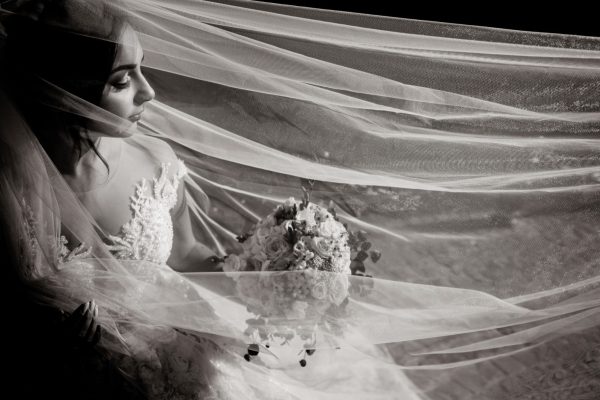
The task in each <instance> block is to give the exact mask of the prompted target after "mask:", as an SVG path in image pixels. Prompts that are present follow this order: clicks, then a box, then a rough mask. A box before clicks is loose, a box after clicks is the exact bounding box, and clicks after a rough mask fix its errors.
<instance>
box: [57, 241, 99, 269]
mask: <svg viewBox="0 0 600 400" xmlns="http://www.w3.org/2000/svg"><path fill="white" fill-rule="evenodd" d="M68 244H69V241H68V240H67V238H66V237H64V236H63V235H61V236H60V238H59V239H58V258H57V263H58V265H61V264H65V263H68V262H69V261H73V260H81V259H83V258H87V257H89V255H90V254H92V248H91V247H87V246H86V244H85V243H83V242H82V243H81V244H80V245H79V246H77V247H75V248H74V249H73V250H70V249H69V248H68V247H67V245H68Z"/></svg>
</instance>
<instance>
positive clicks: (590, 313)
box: [0, 0, 600, 399]
mask: <svg viewBox="0 0 600 400" xmlns="http://www.w3.org/2000/svg"><path fill="white" fill-rule="evenodd" d="M68 3H69V4H72V7H71V8H69V9H68V12H69V13H70V15H68V16H65V15H59V16H55V15H51V14H50V15H49V14H48V13H46V14H45V13H44V11H42V12H41V13H40V14H36V15H35V18H34V19H36V20H37V21H38V22H40V21H42V22H43V23H44V24H47V25H48V26H51V27H52V29H56V30H59V31H60V32H63V31H65V30H66V32H68V34H76V35H82V36H84V37H91V38H94V37H95V38H97V39H100V40H105V41H106V40H108V41H111V40H113V41H116V40H117V39H118V38H117V37H114V36H111V35H110V34H107V32H111V30H110V29H103V28H107V26H102V24H100V26H95V25H96V24H97V23H98V21H113V22H114V21H115V20H121V19H123V20H125V21H126V23H127V24H129V25H131V27H133V29H134V30H135V31H136V32H137V35H138V37H139V39H140V42H141V45H142V48H143V50H144V54H145V58H144V61H143V69H144V74H145V75H146V77H147V79H148V80H149V82H150V83H151V85H152V86H153V87H154V89H155V91H156V99H155V100H154V101H152V102H151V103H149V104H147V106H146V110H145V114H144V119H143V120H142V121H141V122H140V123H139V126H136V127H131V126H130V122H128V121H124V120H122V119H120V118H118V117H116V116H115V115H113V114H110V113H108V112H107V111H105V110H103V109H101V108H100V107H98V106H96V105H94V103H93V101H92V100H91V99H86V98H83V97H82V96H78V95H76V94H74V93H73V92H72V91H70V90H69V88H67V87H62V86H61V84H60V82H57V81H52V79H51V77H40V82H41V83H40V85H39V87H40V88H43V89H42V91H41V92H40V93H38V94H37V95H38V96H39V99H40V100H39V101H40V103H42V104H43V106H44V107H49V108H51V109H52V110H59V111H60V112H61V113H66V114H69V115H77V116H79V117H81V118H84V119H85V120H86V121H89V120H94V121H100V122H102V123H103V124H107V125H112V126H113V127H115V128H116V130H117V131H124V130H128V129H130V130H131V131H132V132H134V137H133V139H132V140H136V139H135V135H139V137H143V136H153V137H157V138H160V139H161V140H163V141H165V142H167V143H169V145H170V146H171V147H172V148H173V149H174V150H175V152H176V153H177V156H178V157H179V158H181V159H182V160H183V161H184V162H185V163H186V165H187V168H188V170H189V175H188V177H187V178H186V197H185V199H186V204H187V207H188V208H189V210H190V215H191V216H192V218H193V222H194V228H195V233H196V235H197V237H198V240H200V241H202V242H204V243H205V244H207V245H208V246H209V247H211V248H212V249H213V250H214V251H216V252H217V253H219V254H221V255H225V254H228V253H232V252H236V251H238V250H239V246H240V245H239V243H238V241H237V240H236V237H237V236H238V235H241V234H242V233H244V232H245V231H246V230H247V229H248V228H249V227H250V226H251V225H252V224H254V223H256V222H257V221H258V220H260V219H261V218H263V217H264V216H266V215H267V214H268V213H270V212H271V211H272V210H273V208H274V207H275V206H276V205H277V204H279V203H281V202H283V201H284V200H285V199H286V198H288V197H290V196H295V197H297V198H299V197H301V196H302V190H301V188H302V187H303V186H304V187H308V186H311V187H312V192H311V200H312V201H314V202H315V203H320V204H323V205H326V206H333V207H334V208H335V209H336V211H337V216H338V217H339V218H340V220H342V221H343V222H345V223H347V224H348V227H349V229H352V230H360V231H362V233H363V234H364V235H366V237H368V240H369V243H371V245H372V248H373V249H377V250H378V251H379V252H380V259H379V260H378V261H377V262H376V263H374V262H369V260H368V259H366V260H365V259H364V258H363V260H362V261H360V262H359V263H355V264H354V267H355V268H358V269H359V270H363V271H364V270H365V269H366V272H367V273H368V274H369V275H372V278H371V277H366V276H364V275H354V276H352V277H351V284H352V286H354V287H357V288H360V287H362V286H368V287H369V290H367V291H362V290H357V291H354V292H352V291H351V296H350V300H349V302H348V304H347V310H346V311H347V312H346V313H344V314H343V315H339V316H337V317H334V319H336V322H339V323H341V324H343V326H345V329H344V332H345V333H344V334H343V335H339V336H337V335H327V333H326V332H321V333H322V334H323V336H324V337H325V340H324V341H323V342H322V343H323V347H334V348H335V347H343V348H346V349H350V350H351V351H353V352H355V353H356V354H358V355H360V357H359V358H360V359H361V360H362V361H361V363H362V364H361V363H357V365H356V366H348V367H347V368H354V367H356V368H365V370H366V368H372V369H373V370H374V371H376V372H375V373H379V374H393V373H396V372H399V371H400V372H401V373H402V374H406V376H408V377H409V378H410V379H411V382H410V383H409V382H408V381H407V382H403V384H405V385H410V386H411V390H413V391H414V392H415V393H418V395H419V396H420V397H421V398H430V399H454V398H460V399H468V398H472V399H480V398H482V396H489V398H502V397H501V396H502V395H503V393H506V391H510V390H513V391H514V392H512V394H513V398H521V397H522V398H526V396H533V395H535V394H542V393H544V392H545V391H547V390H551V389H549V386H544V385H546V384H548V385H554V386H552V387H554V389H553V390H555V389H556V387H559V388H562V387H561V386H560V385H561V382H559V381H553V382H546V381H544V382H541V381H540V380H539V379H538V378H539V376H540V374H541V373H542V372H539V371H540V370H539V369H535V368H533V367H532V366H535V365H537V366H543V367H546V368H550V370H552V371H562V373H563V374H564V373H566V374H571V375H569V376H572V377H573V379H574V381H571V386H570V387H571V388H573V387H576V388H586V390H587V389H589V388H592V391H593V385H596V386H595V387H596V388H597V389H598V390H600V381H599V377H598V370H599V369H600V353H599V352H598V349H599V347H598V346H599V344H600V308H599V306H600V288H599V281H600V266H599V259H600V247H599V246H598V240H599V235H600V230H599V228H598V226H600V225H599V223H600V208H599V207H598V205H599V201H600V138H599V136H598V135H599V128H600V94H599V93H600V40H599V39H597V38H591V37H581V36H570V35H559V34H545V33H544V34H542V33H531V32H518V31H509V30H502V29H493V28H484V27H474V26H464V25H454V24H446V23H437V22H436V23H433V22H427V21H415V20H406V19H398V18H388V17H381V16H370V15H364V14H353V13H345V12H335V11H327V10H317V9H308V8H301V7H294V6H284V5H276V4H270V3H262V2H261V3H258V2H252V1H242V0H216V1H201V0H195V1H192V0H160V1H159V0H119V1H118V2H115V3H110V4H108V3H97V2H94V1H91V0H89V1H86V0H78V1H75V0H73V1H69V2H68ZM49 4H51V3H49ZM50 9H51V6H47V10H50ZM2 14H3V15H2V18H3V20H2V21H3V23H4V22H5V21H9V20H11V18H12V19H14V18H15V15H14V12H12V11H8V10H6V9H2ZM90 16H91V17H90ZM28 18H32V17H31V16H29V17H28ZM65 21H67V22H65ZM73 21H76V22H77V23H73ZM88 21H89V22H88ZM92 21H94V23H92ZM113 22H111V23H113ZM107 23H108V22H107ZM79 24H81V25H79ZM7 26H8V27H9V28H10V24H8V25H7ZM101 28H102V29H101ZM3 30H4V29H3ZM8 32H9V33H8V34H6V32H5V34H4V35H3V36H6V38H3V41H4V40H8V41H10V29H8ZM2 109H3V113H4V115H6V117H4V116H3V118H6V119H5V120H3V123H2V126H1V127H0V133H1V135H0V140H2V142H3V143H2V144H3V146H2V148H3V150H2V176H1V177H2V200H3V202H4V203H3V204H7V206H3V212H4V215H3V219H4V221H5V223H4V225H5V226H4V227H3V229H5V231H7V232H9V233H8V234H7V237H11V238H13V240H14V242H15V244H14V245H13V248H14V249H16V250H15V252H14V254H15V255H14V259H15V262H14V264H17V269H19V270H20V271H23V269H21V268H20V267H19V266H23V265H27V266H28V268H27V271H28V272H27V273H26V274H24V275H25V276H24V277H23V278H22V279H24V280H25V281H26V282H28V283H29V284H30V285H31V287H32V288H33V291H34V292H35V293H37V294H38V295H39V298H40V301H43V302H46V303H49V304H53V305H55V306H58V307H72V306H74V305H76V304H77V303H78V302H79V301H82V300H85V299H87V298H88V297H90V296H92V297H94V298H96V299H98V303H99V305H100V308H101V309H104V310H107V312H104V313H102V314H101V316H100V321H101V323H103V324H104V325H106V326H107V327H108V329H109V331H110V333H111V335H110V336H109V339H107V340H106V341H105V343H104V346H105V347H106V348H108V349H110V350H111V351H114V352H117V353H123V354H125V353H127V354H129V353H131V352H133V351H134V350H132V348H133V347H135V346H134V345H132V343H133V342H132V340H133V339H132V338H136V340H137V341H136V342H135V343H138V344H139V343H142V342H144V340H146V339H147V340H148V341H150V337H151V338H152V340H156V335H157V334H156V332H153V333H148V332H147V331H146V329H149V328H148V327H149V326H153V327H156V329H158V327H173V328H178V329H186V330H190V331H194V332H201V333H205V334H211V335H216V336H220V337H224V338H227V339H228V340H230V341H231V347H230V349H231V352H232V354H242V352H243V347H244V343H249V342H250V339H249V338H248V337H247V336H246V335H245V333H244V323H245V320H246V319H247V318H249V314H248V312H247V311H246V310H245V308H244V307H243V306H241V305H240V300H239V299H237V298H236V293H235V292H234V291H232V289H231V286H230V285H228V284H227V282H228V280H229V279H230V278H229V277H228V276H226V275H225V274H222V273H202V274H200V273H198V274H178V273H175V272H173V271H172V272H169V271H163V270H161V272H160V273H159V274H158V275H156V274H154V273H152V271H154V270H155V269H156V268H157V267H156V266H155V265H152V263H149V262H141V261H123V260H116V259H115V258H114V257H113V256H112V255H111V254H110V252H109V251H108V250H107V249H106V246H105V245H104V244H103V234H102V232H101V229H100V228H99V227H98V226H97V224H96V223H95V222H94V220H93V218H92V217H91V216H90V215H89V213H88V212H87V211H86V209H85V208H84V207H83V206H82V205H81V204H80V203H79V201H78V200H77V196H76V195H75V194H74V193H73V191H72V190H71V189H70V188H69V187H68V185H67V184H66V183H65V181H64V180H63V179H62V178H61V176H60V174H59V173H58V170H57V168H56V166H55V165H53V162H52V160H51V159H50V158H49V157H48V155H47V154H46V153H45V151H44V149H43V148H42V146H41V145H40V143H39V141H38V140H37V139H36V136H35V135H34V134H33V133H32V132H31V130H30V127H28V126H27V125H26V124H25V123H24V121H23V120H22V119H21V118H20V110H18V109H16V108H13V107H12V104H11V100H10V96H3V104H2ZM14 210H18V212H13V211H14ZM32 221H35V222H32ZM61 235H67V236H68V237H69V239H70V241H73V242H74V243H80V242H82V243H84V244H85V247H86V248H90V249H91V253H89V254H87V253H86V254H84V255H83V257H75V255H73V257H71V258H69V257H68V256H65V253H64V249H63V248H62V247H61V246H59V245H58V244H59V243H60V237H61ZM24 243H25V244H24ZM32 246H33V247H32ZM31 249H35V252H33V251H32V250H31ZM378 257H379V256H378V255H371V260H373V258H378ZM57 260H59V261H60V262H59V261H57ZM240 274H241V275H244V274H248V275H252V273H250V272H248V273H240ZM157 276H158V277H160V278H159V279H157ZM279 323H280V324H281V325H278V326H279V327H280V328H281V329H283V327H285V321H279ZM307 325H310V321H308V322H307ZM276 329H277V328H276ZM144 335H148V336H144ZM369 345H376V346H379V347H381V348H386V349H387V352H388V353H389V354H391V355H392V358H385V357H379V353H376V352H371V351H370V350H369V349H368V346H369ZM573 349H577V351H573ZM273 351H274V352H275V350H273ZM327 354H328V358H324V359H323V360H322V362H323V365H327V362H330V361H331V362H335V359H336V353H335V351H332V352H330V353H327ZM386 354H387V353H386ZM265 357H268V356H265ZM586 357H587V358H586ZM273 358H274V359H275V357H273ZM283 358H284V357H283ZM283 358H282V357H280V360H279V361H278V362H275V361H273V362H272V363H269V362H265V365H259V366H255V365H254V364H248V365H247V368H246V370H245V373H246V374H247V375H246V376H251V377H260V376H261V375H260V373H261V371H264V370H268V371H270V372H272V377H273V379H274V380H275V381H277V382H278V384H279V385H280V386H281V387H284V388H286V389H287V390H289V392H291V393H295V394H297V395H301V394H306V395H309V396H311V397H310V398H318V397H319V396H321V397H323V398H337V397H335V396H342V395H344V391H343V390H341V389H340V388H339V387H336V386H335V385H332V386H331V388H327V387H323V386H319V378H318V377H317V376H316V375H311V374H310V373H308V372H307V373H305V374H300V373H299V372H298V371H297V367H298V366H297V364H293V366H291V365H292V364H289V363H286V362H285V360H284V359H283ZM240 359H241V356H240ZM580 359H586V360H591V361H589V363H587V364H585V365H586V368H587V369H586V368H583V369H579V370H577V369H574V368H572V369H568V368H567V367H565V366H564V365H567V364H573V363H576V362H579V361H577V360H580ZM332 360H333V361H332ZM242 362H244V361H243V360H241V361H240V363H242ZM309 367H310V366H309ZM318 368H319V367H318V362H315V371H318V370H319V369H318ZM308 369H309V368H307V370H308ZM541 370H542V371H543V368H542V369H541ZM547 370H548V369H546V371H547ZM519 372H525V373H526V374H529V375H525V376H526V377H529V378H530V380H536V381H537V382H538V383H537V386H535V385H534V386H528V388H529V389H527V390H528V391H527V390H526V389H525V386H526V385H524V384H520V385H514V384H511V383H514V382H518V379H517V376H516V374H517V373H519ZM536 374H538V375H536ZM339 379H340V380H342V379H343V377H341V376H340V378H339ZM392 382H394V381H393V380H392ZM540 382H541V383H540ZM572 382H575V383H574V384H573V383H572ZM257 384H258V383H257ZM357 386H358V389H356V390H363V392H360V391H358V392H354V393H355V395H356V396H358V397H360V395H361V394H362V395H363V397H368V398H375V397H374V396H376V395H379V396H381V398H389V395H390V393H393V391H394V390H398V387H397V386H394V384H391V385H390V387H380V388H361V386H360V383H357ZM519 388H520V389H519ZM495 390H497V392H496V391H495ZM519 390H521V391H519ZM565 390H567V389H565ZM582 390H583V389H582ZM555 391H556V390H555ZM592 391H590V393H592ZM369 396H373V397H369ZM386 396H388V397H386ZM494 396H497V397H494ZM518 396H521V397H518ZM363 397H361V398H363ZM527 398H529V397H527Z"/></svg>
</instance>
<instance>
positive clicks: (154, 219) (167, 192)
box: [108, 160, 187, 264]
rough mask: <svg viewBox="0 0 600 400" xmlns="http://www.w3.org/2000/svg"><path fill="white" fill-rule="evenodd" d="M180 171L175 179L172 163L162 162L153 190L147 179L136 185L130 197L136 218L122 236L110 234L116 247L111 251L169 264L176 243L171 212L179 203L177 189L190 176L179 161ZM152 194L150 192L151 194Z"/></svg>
mask: <svg viewBox="0 0 600 400" xmlns="http://www.w3.org/2000/svg"><path fill="white" fill-rule="evenodd" d="M177 162H178V170H177V173H176V174H175V175H174V176H173V178H172V179H169V177H168V172H169V168H170V167H171V163H162V164H161V172H160V174H159V176H158V178H154V179H153V180H152V187H151V188H150V187H149V185H148V182H147V181H146V179H142V180H141V181H140V183H139V184H137V185H136V188H135V193H134V195H133V196H131V197H130V199H131V204H130V208H131V212H132V218H131V219H130V220H129V221H128V222H127V223H126V224H124V225H123V226H122V227H121V229H120V232H119V234H118V235H109V237H108V239H109V240H110V241H112V243H113V244H109V245H108V249H109V250H110V251H111V252H113V254H114V255H115V257H117V258H120V259H135V260H148V261H152V262H155V263H159V264H163V263H166V261H167V259H168V258H169V255H170V253H171V246H172V242H173V224H172V221H171V215H170V213H169V211H170V210H171V209H172V208H173V207H174V206H175V204H176V203H177V188H178V187H179V183H180V180H181V179H182V178H183V177H184V176H185V175H186V174H187V168H186V167H185V164H184V163H183V161H181V160H177ZM149 192H150V193H149Z"/></svg>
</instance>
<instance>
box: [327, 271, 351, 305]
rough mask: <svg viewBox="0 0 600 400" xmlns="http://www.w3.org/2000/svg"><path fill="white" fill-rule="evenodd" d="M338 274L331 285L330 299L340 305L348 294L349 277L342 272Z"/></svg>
mask: <svg viewBox="0 0 600 400" xmlns="http://www.w3.org/2000/svg"><path fill="white" fill-rule="evenodd" d="M336 275H337V276H336V277H335V278H334V279H332V280H331V284H330V286H329V300H330V301H331V302H332V303H333V304H335V305H336V306H339V305H340V304H341V303H342V302H343V301H344V299H345V298H346V297H347V296H348V277H347V276H346V275H342V274H336Z"/></svg>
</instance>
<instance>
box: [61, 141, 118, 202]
mask: <svg viewBox="0 0 600 400" xmlns="http://www.w3.org/2000/svg"><path fill="white" fill-rule="evenodd" d="M122 140H123V139H120V138H109V137H101V138H98V139H96V140H95V141H94V147H95V149H96V151H94V149H93V148H92V146H91V145H90V144H89V143H82V149H81V151H80V152H79V151H77V150H76V149H74V148H73V146H71V150H70V151H64V147H63V151H61V152H60V153H59V154H56V156H55V157H53V161H54V162H55V163H56V166H57V168H58V170H59V172H60V173H61V175H62V176H63V177H64V179H65V180H66V181H67V183H68V184H69V186H71V188H72V189H73V190H74V191H86V190H89V189H91V188H93V187H94V186H98V185H101V184H103V183H105V182H106V181H107V180H108V179H109V174H110V172H111V171H113V170H114V169H115V168H116V165H117V162H118V159H119V157H118V156H119V154H120V146H121V141H122ZM99 155H100V156H101V157H100V156H99Z"/></svg>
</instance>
